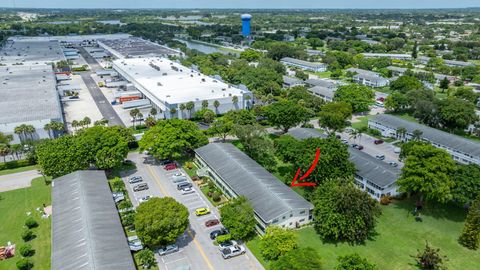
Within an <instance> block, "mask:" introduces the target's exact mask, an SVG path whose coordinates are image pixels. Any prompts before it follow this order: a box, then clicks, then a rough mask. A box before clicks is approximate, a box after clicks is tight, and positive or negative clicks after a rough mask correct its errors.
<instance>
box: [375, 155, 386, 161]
mask: <svg viewBox="0 0 480 270" xmlns="http://www.w3.org/2000/svg"><path fill="white" fill-rule="evenodd" d="M375 158H376V159H379V160H384V159H385V155H376V156H375Z"/></svg>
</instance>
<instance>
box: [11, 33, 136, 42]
mask: <svg viewBox="0 0 480 270" xmlns="http://www.w3.org/2000/svg"><path fill="white" fill-rule="evenodd" d="M129 37H131V35H130V34H124V33H116V34H93V35H68V36H14V37H10V38H8V40H9V41H60V42H82V41H85V40H110V39H119V38H129Z"/></svg>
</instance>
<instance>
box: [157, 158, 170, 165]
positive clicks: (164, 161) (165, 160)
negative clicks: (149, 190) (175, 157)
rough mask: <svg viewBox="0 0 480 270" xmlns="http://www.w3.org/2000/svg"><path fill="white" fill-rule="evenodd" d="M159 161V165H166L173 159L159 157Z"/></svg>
mask: <svg viewBox="0 0 480 270" xmlns="http://www.w3.org/2000/svg"><path fill="white" fill-rule="evenodd" d="M159 163H160V165H167V164H171V163H173V161H171V160H170V159H161V160H160V161H159Z"/></svg>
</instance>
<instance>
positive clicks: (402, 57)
mask: <svg viewBox="0 0 480 270" xmlns="http://www.w3.org/2000/svg"><path fill="white" fill-rule="evenodd" d="M362 55H363V56H364V57H365V58H382V57H385V58H389V59H396V60H412V59H413V57H412V55H410V54H398V53H362Z"/></svg>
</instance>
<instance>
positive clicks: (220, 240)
mask: <svg viewBox="0 0 480 270" xmlns="http://www.w3.org/2000/svg"><path fill="white" fill-rule="evenodd" d="M216 240H217V243H219V244H220V243H223V242H226V241H228V240H232V235H231V234H224V235H219V236H217V239H216Z"/></svg>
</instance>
